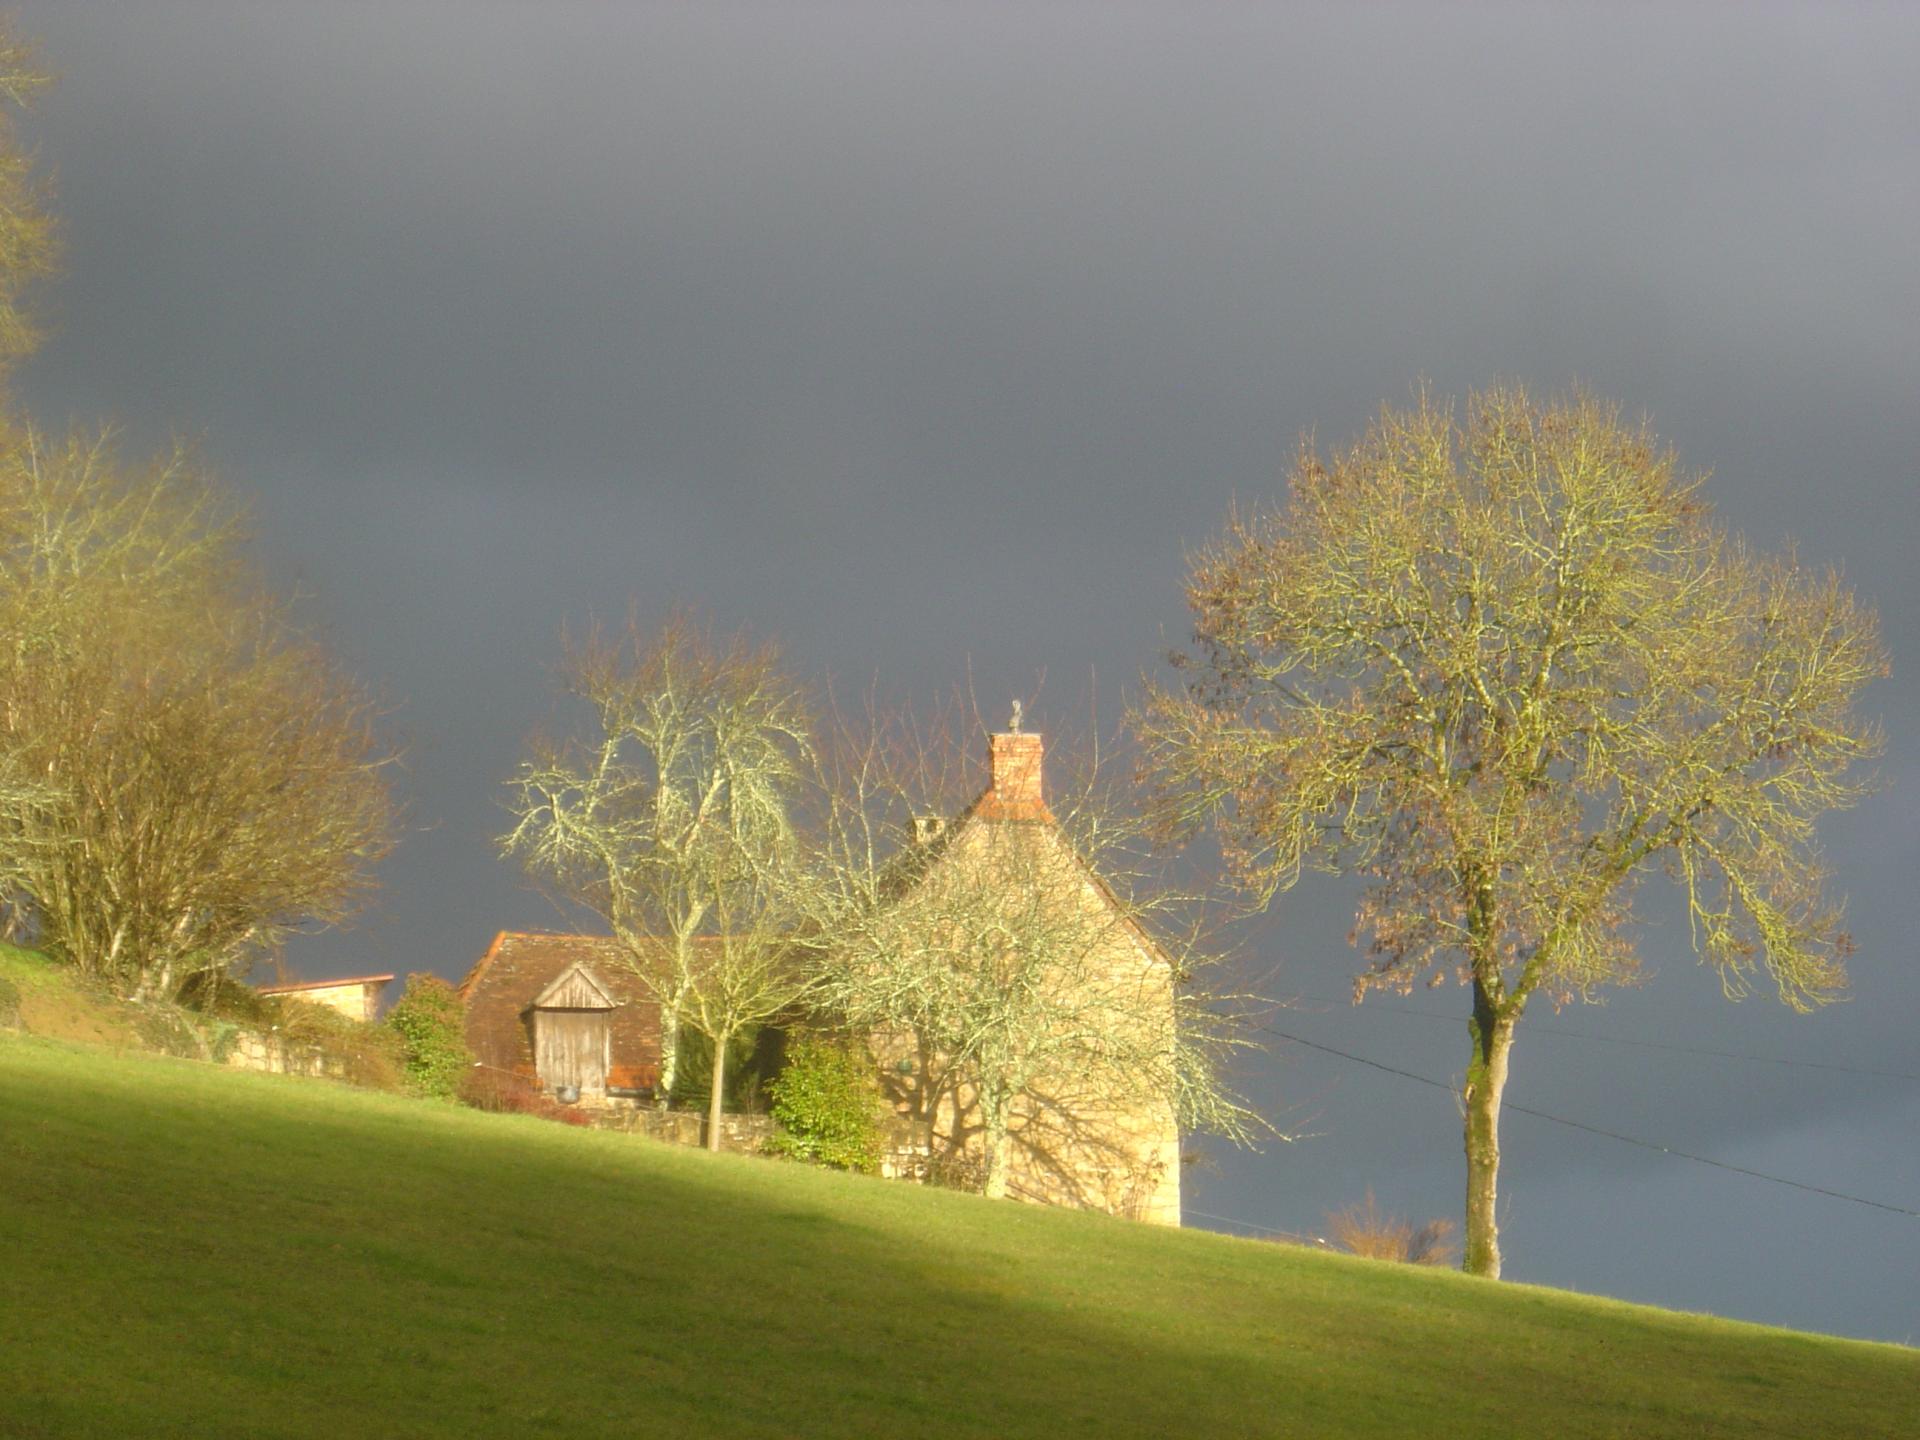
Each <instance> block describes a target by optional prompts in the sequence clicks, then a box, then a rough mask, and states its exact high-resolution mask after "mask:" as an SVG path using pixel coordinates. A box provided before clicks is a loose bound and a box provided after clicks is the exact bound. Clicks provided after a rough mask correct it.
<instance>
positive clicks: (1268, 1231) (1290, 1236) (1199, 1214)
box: [1182, 1207, 1326, 1245]
mask: <svg viewBox="0 0 1920 1440" xmlns="http://www.w3.org/2000/svg"><path fill="white" fill-rule="evenodd" d="M1182 1213H1183V1214H1187V1215H1191V1216H1193V1218H1194V1219H1196V1220H1213V1221H1217V1222H1218V1223H1220V1224H1222V1225H1238V1226H1239V1227H1240V1228H1241V1229H1242V1230H1258V1231H1259V1232H1260V1233H1261V1234H1262V1235H1277V1236H1278V1237H1279V1238H1280V1239H1282V1240H1298V1241H1300V1242H1301V1243H1303V1244H1306V1243H1312V1244H1315V1245H1324V1244H1325V1243H1326V1242H1325V1241H1324V1240H1321V1239H1320V1238H1319V1237H1317V1236H1312V1235H1296V1234H1294V1232H1293V1231H1291V1230H1276V1229H1274V1228H1273V1227H1272V1226H1271V1225H1256V1224H1254V1223H1253V1222H1252V1221H1251V1220H1236V1219H1234V1218H1233V1216H1231V1215H1209V1214H1208V1213H1207V1212H1206V1211H1204V1210H1189V1209H1185V1208H1184V1207H1183V1210H1182Z"/></svg>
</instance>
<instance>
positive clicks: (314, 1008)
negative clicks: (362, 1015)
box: [228, 995, 411, 1090]
mask: <svg viewBox="0 0 1920 1440" xmlns="http://www.w3.org/2000/svg"><path fill="white" fill-rule="evenodd" d="M261 998H262V999H263V1000H265V1001H266V1002H267V1003H266V1009H265V1011H264V1013H263V1014H262V1017H261V1018H262V1019H263V1020H265V1021H267V1022H268V1023H267V1024H266V1025H264V1026H262V1025H260V1024H259V1023H257V1022H256V1023H255V1024H254V1025H252V1026H250V1027H248V1028H251V1029H254V1030H261V1029H265V1030H267V1031H268V1032H269V1033H271V1034H274V1035H277V1036H278V1037H279V1039H280V1041H281V1043H282V1044H283V1045H285V1046H287V1047H288V1048H289V1050H291V1051H293V1052H296V1053H297V1052H299V1051H301V1050H311V1051H315V1052H317V1053H318V1054H320V1055H321V1056H323V1057H324V1058H325V1059H327V1060H329V1061H331V1062H332V1063H333V1064H334V1065H335V1066H337V1067H339V1068H338V1071H337V1072H334V1073H337V1074H338V1075H339V1077H340V1078H341V1079H343V1080H346V1081H347V1082H348V1083H349V1084H353V1085H360V1086H364V1087H366V1088H367V1089H370V1090H399V1089H401V1088H403V1087H408V1088H411V1082H410V1077H408V1076H407V1075H406V1074H405V1066H404V1059H403V1057H404V1051H405V1045H404V1042H403V1040H402V1038H401V1036H400V1035H399V1034H397V1033H396V1032H395V1031H393V1030H390V1029H388V1028H387V1027H386V1026H385V1025H369V1024H368V1023H367V1022H366V1021H364V1020H355V1019H354V1018H353V1017H352V1016H349V1015H342V1014H341V1013H340V1012H339V1011H338V1010H335V1009H334V1008H333V1007H332V1006H330V1005H318V1004H315V1003H314V1002H312V1001H310V1000H302V999H299V998H298V997H296V996H290V995H289V996H281V995H266V996H262V997H261ZM228 1048H231V1041H229V1042H228Z"/></svg>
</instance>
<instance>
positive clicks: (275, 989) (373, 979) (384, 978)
mask: <svg viewBox="0 0 1920 1440" xmlns="http://www.w3.org/2000/svg"><path fill="white" fill-rule="evenodd" d="M392 982H393V976H391V975H342V976H341V977H340V978H339V979H338V980H290V981H288V982H287V983H285V984H283V985H256V986H255V987H254V989H256V990H258V991H259V992H260V993H261V994H262V995H293V994H297V993H298V992H299V991H302V990H332V989H335V988H336V987H338V986H341V985H388V984H391V983H392Z"/></svg>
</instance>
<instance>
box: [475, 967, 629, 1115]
mask: <svg viewBox="0 0 1920 1440" xmlns="http://www.w3.org/2000/svg"><path fill="white" fill-rule="evenodd" d="M460 998H461V999H462V1000H463V1001H464V1002H465V1003H466V1007H467V1044H468V1046H469V1047H470V1048H471V1049H472V1050H473V1054H474V1058H475V1059H476V1060H478V1061H479V1062H480V1063H481V1064H482V1065H484V1066H487V1067H489V1068H492V1069H496V1070H505V1071H510V1072H512V1073H513V1074H516V1075H520V1076H523V1077H525V1078H526V1079H528V1080H531V1081H534V1082H535V1083H537V1084H539V1085H541V1086H542V1087H544V1088H546V1089H549V1090H555V1091H558V1090H563V1089H573V1090H577V1091H578V1092H579V1098H580V1099H582V1100H584V1101H586V1102H587V1103H589V1104H593V1103H605V1102H607V1101H620V1100H650V1099H652V1098H653V1093H654V1087H655V1086H656V1085H657V1084H658V1083H659V1079H660V1007H659V1005H658V1004H657V1003H655V1002H654V1001H653V1000H652V999H651V998H649V997H648V996H647V995H646V994H645V992H644V991H643V990H641V988H640V986H639V984H638V982H637V981H636V980H635V979H634V978H633V972H632V970H631V969H630V968H628V966H627V965H626V963H625V962H624V960H623V958H622V956H621V952H620V950H619V948H618V946H617V945H616V944H615V942H614V941H612V940H610V939H605V938H602V937H599V936H593V935H549V934H540V933H526V932H521V931H512V930H503V931H502V932H501V933H500V934H498V935H496V936H495V937H494V940H493V944H492V945H490V946H488V947H487V953H486V954H485V955H482V956H481V957H480V960H479V963H478V964H476V965H475V966H474V967H473V969H472V970H470V971H469V972H467V978H466V979H465V980H463V981H462V982H461V984H460Z"/></svg>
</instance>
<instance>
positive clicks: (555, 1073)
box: [533, 1010, 608, 1095]
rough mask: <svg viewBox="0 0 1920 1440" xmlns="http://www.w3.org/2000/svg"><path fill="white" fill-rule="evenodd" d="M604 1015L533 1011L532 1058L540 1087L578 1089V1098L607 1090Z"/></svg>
mask: <svg viewBox="0 0 1920 1440" xmlns="http://www.w3.org/2000/svg"><path fill="white" fill-rule="evenodd" d="M607 1046H608V1036H607V1012H606V1011H605V1010H536V1011H534V1012H533V1058H534V1064H535V1066H536V1067H537V1068H538V1069H539V1071H540V1080H541V1083H542V1084H545V1085H550V1086H552V1087H553V1088H554V1089H556V1090H558V1089H559V1088H560V1087H562V1086H564V1085H574V1086H578V1087H579V1090H580V1093H581V1094H582V1095H587V1094H602V1095H604V1094H605V1093H606V1089H607Z"/></svg>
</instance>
